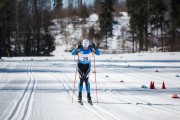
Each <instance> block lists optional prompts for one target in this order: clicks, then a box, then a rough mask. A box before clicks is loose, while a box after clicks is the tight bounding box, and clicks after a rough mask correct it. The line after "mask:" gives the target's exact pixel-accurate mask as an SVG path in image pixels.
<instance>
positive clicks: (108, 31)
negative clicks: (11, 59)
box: [99, 0, 114, 47]
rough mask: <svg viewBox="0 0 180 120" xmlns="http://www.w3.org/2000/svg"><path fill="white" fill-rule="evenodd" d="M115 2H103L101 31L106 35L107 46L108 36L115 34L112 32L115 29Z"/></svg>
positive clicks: (109, 0)
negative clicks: (113, 24)
mask: <svg viewBox="0 0 180 120" xmlns="http://www.w3.org/2000/svg"><path fill="white" fill-rule="evenodd" d="M113 3H114V0H105V1H104V2H102V6H101V13H100V15H99V25H100V33H101V34H102V36H106V47H107V38H108V37H111V36H112V35H113V34H112V30H113V26H112V21H113V15H112V12H113V11H114V9H113V7H112V6H113Z"/></svg>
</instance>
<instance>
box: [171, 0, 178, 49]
mask: <svg viewBox="0 0 180 120" xmlns="http://www.w3.org/2000/svg"><path fill="white" fill-rule="evenodd" d="M171 9H172V12H171V17H172V21H171V22H172V41H171V49H172V50H173V49H175V48H174V47H175V44H176V41H177V39H176V35H177V28H179V27H180V0H171ZM179 42H180V41H179Z"/></svg>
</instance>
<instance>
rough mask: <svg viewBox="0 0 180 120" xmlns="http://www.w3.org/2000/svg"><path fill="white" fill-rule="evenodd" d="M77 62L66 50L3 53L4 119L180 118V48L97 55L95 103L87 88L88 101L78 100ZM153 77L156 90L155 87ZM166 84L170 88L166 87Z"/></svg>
mask: <svg viewBox="0 0 180 120" xmlns="http://www.w3.org/2000/svg"><path fill="white" fill-rule="evenodd" d="M76 60H77V56H72V55H71V54H70V53H64V52H56V55H55V56H54V57H13V58H5V57H3V58H2V59H1V60H0V120H23V119H25V120H179V119H180V99H178V98H177V99H174V98H172V96H173V95H175V96H176V95H177V97H178V96H180V53H179V52H174V53H135V54H116V55H113V54H112V55H100V56H96V57H95V65H96V82H95V73H94V72H93V71H94V57H93V56H92V61H91V62H92V65H91V75H90V79H89V81H90V84H91V97H92V101H93V106H91V105H90V104H88V103H87V98H86V96H87V95H86V90H85V87H84V89H83V102H84V105H83V106H82V105H80V104H78V103H77V94H78V82H79V78H78V76H77V75H76V74H75V73H76ZM75 76H76V84H75V88H76V89H75V94H74V96H73V99H72V95H73V88H74V81H75ZM151 81H154V86H155V89H150V83H151ZM163 82H164V83H165V87H166V89H161V88H162V83H163ZM96 83H97V89H96ZM96 90H97V94H96ZM72 100H73V102H72ZM97 101H98V103H97Z"/></svg>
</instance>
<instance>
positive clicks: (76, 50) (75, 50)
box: [71, 45, 82, 55]
mask: <svg viewBox="0 0 180 120" xmlns="http://www.w3.org/2000/svg"><path fill="white" fill-rule="evenodd" d="M81 46H82V45H78V46H77V48H75V49H74V50H73V51H72V53H71V54H72V55H76V54H77V53H78V51H79V49H80V48H81Z"/></svg>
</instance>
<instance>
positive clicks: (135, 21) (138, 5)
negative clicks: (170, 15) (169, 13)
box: [126, 0, 166, 52]
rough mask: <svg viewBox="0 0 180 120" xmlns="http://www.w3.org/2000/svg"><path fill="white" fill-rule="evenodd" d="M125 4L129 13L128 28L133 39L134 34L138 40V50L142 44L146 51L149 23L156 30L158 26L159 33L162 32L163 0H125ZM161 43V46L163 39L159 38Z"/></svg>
mask: <svg viewBox="0 0 180 120" xmlns="http://www.w3.org/2000/svg"><path fill="white" fill-rule="evenodd" d="M126 5H127V11H128V14H129V15H130V29H131V33H132V35H133V41H134V37H135V36H134V35H135V34H136V36H137V38H138V40H139V52H140V51H141V50H144V46H145V50H146V51H147V50H148V46H149V40H148V28H149V25H150V24H151V26H154V29H157V30H158V29H159V28H160V29H161V33H163V23H164V13H165V11H166V6H165V4H164V2H163V0H126ZM161 36H162V35H161ZM161 44H162V47H163V39H161ZM133 45H134V44H133ZM133 48H134V46H133Z"/></svg>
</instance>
